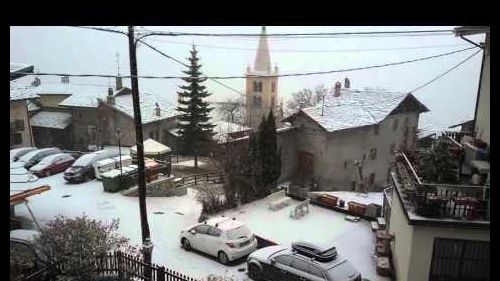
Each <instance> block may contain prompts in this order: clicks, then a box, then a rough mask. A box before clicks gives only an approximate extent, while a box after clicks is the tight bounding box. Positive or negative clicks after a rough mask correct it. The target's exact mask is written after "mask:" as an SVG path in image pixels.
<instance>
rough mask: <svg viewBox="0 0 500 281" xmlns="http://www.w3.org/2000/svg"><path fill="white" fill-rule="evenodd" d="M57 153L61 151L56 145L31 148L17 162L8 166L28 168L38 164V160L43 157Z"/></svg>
mask: <svg viewBox="0 0 500 281" xmlns="http://www.w3.org/2000/svg"><path fill="white" fill-rule="evenodd" d="M57 153H62V151H61V150H60V149H59V148H57V147H49V148H42V149H37V150H33V151H30V152H28V153H26V154H24V155H23V156H21V157H20V158H19V160H18V161H17V162H14V163H12V164H11V165H10V166H11V168H21V167H24V168H26V169H28V170H29V168H31V167H33V166H34V165H36V164H38V162H40V161H41V160H42V159H43V158H45V157H47V156H49V155H53V154H57Z"/></svg>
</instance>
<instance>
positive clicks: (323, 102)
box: [321, 94, 326, 116]
mask: <svg viewBox="0 0 500 281" xmlns="http://www.w3.org/2000/svg"><path fill="white" fill-rule="evenodd" d="M325 95H326V94H325ZM325 95H323V101H322V102H321V116H323V109H324V108H325Z"/></svg>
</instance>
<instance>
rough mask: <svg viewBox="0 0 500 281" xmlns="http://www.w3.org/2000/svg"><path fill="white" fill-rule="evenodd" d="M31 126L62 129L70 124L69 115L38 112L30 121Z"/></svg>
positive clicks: (66, 113) (65, 113)
mask: <svg viewBox="0 0 500 281" xmlns="http://www.w3.org/2000/svg"><path fill="white" fill-rule="evenodd" d="M30 122H31V126H33V127H43V128H52V129H64V128H66V127H68V126H69V124H70V123H71V114H70V113H68V112H51V111H40V112H38V113H36V114H35V115H33V117H31V119H30Z"/></svg>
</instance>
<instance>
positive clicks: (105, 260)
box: [15, 251, 199, 281]
mask: <svg viewBox="0 0 500 281" xmlns="http://www.w3.org/2000/svg"><path fill="white" fill-rule="evenodd" d="M67 268H68V264H66V263H64V262H59V263H57V264H52V265H49V266H47V267H45V268H42V269H40V270H38V271H36V272H34V273H31V274H30V275H27V276H25V277H22V278H19V279H16V280H15V281H41V280H55V279H56V276H57V275H62V274H64V273H65V272H66V271H67ZM94 270H95V272H96V273H97V275H98V276H99V277H114V278H117V279H119V280H130V279H133V280H144V281H199V280H198V279H195V278H192V277H189V276H187V275H185V274H182V273H180V272H177V271H174V270H171V269H168V268H165V267H164V266H159V265H157V264H151V265H149V264H147V263H145V262H144V261H142V260H140V259H138V258H136V257H133V256H131V255H128V254H125V253H122V252H119V251H117V252H114V253H109V254H107V255H104V256H100V257H96V258H95V259H94Z"/></svg>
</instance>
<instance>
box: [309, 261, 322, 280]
mask: <svg viewBox="0 0 500 281" xmlns="http://www.w3.org/2000/svg"><path fill="white" fill-rule="evenodd" d="M308 272H309V273H311V274H312V275H314V276H318V277H320V278H323V273H322V272H321V269H319V267H317V266H315V265H312V264H311V265H310V266H309V270H308Z"/></svg>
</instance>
